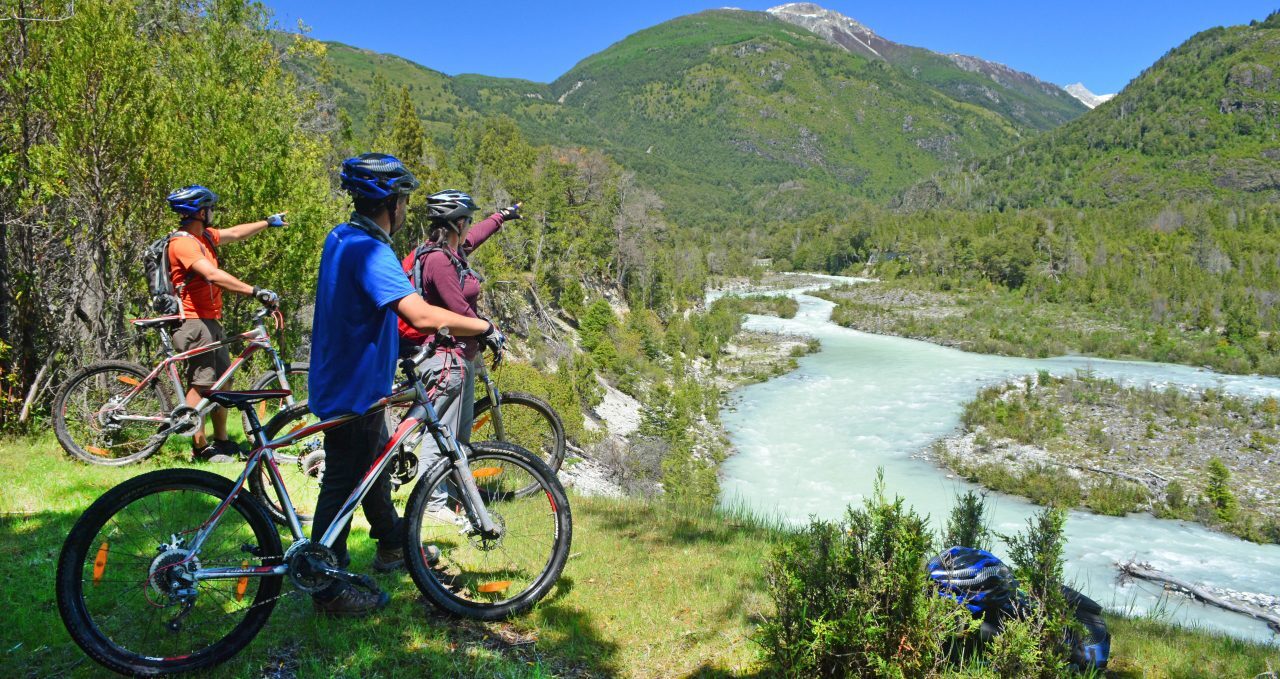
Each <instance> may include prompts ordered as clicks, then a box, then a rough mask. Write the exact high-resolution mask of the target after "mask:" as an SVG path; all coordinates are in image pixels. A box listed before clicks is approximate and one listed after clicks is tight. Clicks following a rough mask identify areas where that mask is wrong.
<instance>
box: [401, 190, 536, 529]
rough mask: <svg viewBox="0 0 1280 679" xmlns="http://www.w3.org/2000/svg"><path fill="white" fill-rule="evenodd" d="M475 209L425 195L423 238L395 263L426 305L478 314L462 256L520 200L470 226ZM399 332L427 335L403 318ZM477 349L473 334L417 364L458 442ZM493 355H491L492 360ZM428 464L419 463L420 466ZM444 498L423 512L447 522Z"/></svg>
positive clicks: (513, 212) (416, 337) (463, 197)
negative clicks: (426, 229) (427, 222)
mask: <svg viewBox="0 0 1280 679" xmlns="http://www.w3.org/2000/svg"><path fill="white" fill-rule="evenodd" d="M476 210H477V208H476V204H475V201H473V200H472V199H471V196H469V195H467V194H465V193H463V192H461V191H455V190H453V189H446V190H444V191H439V192H437V193H433V194H431V195H430V196H428V197H427V212H428V218H429V220H430V231H429V232H428V233H429V235H428V240H427V242H426V243H424V244H423V245H422V247H419V248H418V249H417V250H415V251H414V252H413V253H411V254H409V256H407V257H405V258H404V260H403V261H402V262H401V266H402V267H403V268H404V270H405V271H406V272H407V273H409V274H410V278H411V279H412V280H415V281H416V282H417V283H418V292H420V293H421V294H422V296H423V298H424V299H426V300H427V303H429V304H435V305H437V306H441V307H444V308H446V309H448V310H450V311H453V312H455V313H459V314H462V315H463V316H468V317H471V318H477V317H478V316H479V314H478V313H476V309H477V307H476V302H477V300H478V299H479V298H480V283H481V282H482V281H483V280H484V279H483V278H482V277H481V276H480V275H479V274H478V273H476V272H475V271H474V270H472V269H471V266H470V265H469V264H468V263H467V256H468V255H469V254H471V253H472V252H473V251H474V250H475V249H476V248H478V247H480V245H481V244H483V243H484V242H485V241H486V240H488V239H489V237H490V236H492V235H493V234H495V233H497V232H498V230H499V229H501V228H502V225H503V223H504V222H508V221H514V220H517V219H520V203H516V204H514V205H512V206H511V207H508V208H504V209H502V210H499V211H498V212H495V213H493V214H492V215H489V217H488V218H487V219H485V220H484V221H482V222H480V223H479V224H475V225H474V226H473V225H472V223H471V216H472V215H473V214H474V213H475V212H476ZM415 267H417V271H416V272H415V271H414V268H415ZM415 273H416V274H417V275H416V276H415V275H414V274H415ZM400 336H401V338H402V339H403V340H404V342H405V344H408V345H421V344H424V343H426V342H428V341H430V340H431V339H432V337H431V336H430V335H425V334H423V333H419V332H417V331H415V330H414V329H413V328H411V327H409V326H408V325H407V324H405V323H404V322H401V323H400ZM481 348H482V347H481V343H480V342H478V341H476V340H475V338H466V337H463V338H458V339H457V340H456V342H454V346H453V347H452V348H450V349H447V350H442V351H438V352H437V353H436V355H435V356H433V357H431V359H430V360H428V361H427V362H426V363H425V364H423V371H424V378H425V379H426V381H427V383H428V384H432V385H434V386H435V388H436V393H437V394H438V397H437V399H436V404H440V403H441V402H442V401H447V402H448V405H447V406H445V408H444V410H443V412H439V413H438V414H439V416H440V421H441V422H442V423H443V424H444V425H446V426H447V427H449V430H450V431H452V432H453V433H454V436H455V437H456V438H457V440H458V441H461V442H463V443H470V442H471V426H472V423H473V422H474V420H475V383H476V374H475V363H474V362H475V359H476V356H477V355H478V354H479V353H480V350H481ZM498 358H499V357H497V356H495V360H498ZM428 466H429V465H425V464H424V465H423V468H424V469H425V468H427V467H428ZM446 498H447V496H446V494H445V493H444V492H443V491H438V492H436V493H434V494H433V495H432V499H431V502H430V503H429V505H428V511H430V512H432V513H433V515H435V516H436V518H439V519H441V520H444V521H452V520H454V517H451V516H448V515H447V514H449V513H452V512H451V511H450V510H449V509H448V508H447V507H446V506H445V500H446Z"/></svg>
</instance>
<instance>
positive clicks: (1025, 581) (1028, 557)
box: [1000, 508, 1072, 678]
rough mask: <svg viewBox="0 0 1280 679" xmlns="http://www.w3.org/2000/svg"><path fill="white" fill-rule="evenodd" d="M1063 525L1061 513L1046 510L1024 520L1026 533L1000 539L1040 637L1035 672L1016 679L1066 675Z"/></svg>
mask: <svg viewBox="0 0 1280 679" xmlns="http://www.w3.org/2000/svg"><path fill="white" fill-rule="evenodd" d="M1066 522H1067V514H1066V512H1065V511H1064V510H1062V509H1057V508H1048V509H1045V510H1043V511H1041V512H1040V513H1039V514H1037V515H1035V516H1034V517H1031V518H1029V519H1027V530H1026V532H1025V533H1021V534H1018V535H1002V536H1000V538H1001V539H1002V540H1003V541H1004V542H1005V544H1006V545H1008V546H1009V561H1010V563H1011V564H1012V566H1013V572H1014V575H1016V576H1017V578H1018V583H1019V584H1020V585H1021V587H1022V588H1023V589H1024V590H1026V592H1027V594H1028V595H1029V596H1030V597H1031V600H1032V602H1033V603H1034V606H1033V607H1032V609H1033V610H1031V611H1028V612H1027V620H1028V621H1029V622H1030V624H1031V625H1032V628H1033V629H1034V630H1036V632H1037V633H1038V636H1039V646H1040V657H1039V659H1038V661H1039V662H1038V667H1035V668H1034V669H1035V670H1036V671H1034V672H1033V671H1030V670H1028V671H1024V672H1021V673H1020V674H1019V675H1018V676H1027V677H1033V676H1040V677H1046V678H1048V677H1056V676H1059V675H1061V674H1063V673H1065V668H1066V657H1067V651H1068V649H1067V648H1066V646H1065V644H1064V642H1063V640H1064V638H1065V636H1066V632H1067V629H1068V627H1069V626H1070V625H1071V624H1072V622H1071V620H1072V615H1071V610H1070V608H1069V607H1068V605H1067V600H1066V597H1065V596H1064V595H1063V593H1062V585H1063V582H1062V563H1063V549H1064V548H1065V546H1066V535H1065V528H1066ZM1002 676H1006V675H1004V674H1003V673H1002Z"/></svg>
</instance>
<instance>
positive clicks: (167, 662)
mask: <svg viewBox="0 0 1280 679" xmlns="http://www.w3.org/2000/svg"><path fill="white" fill-rule="evenodd" d="M234 487H235V486H234V484H233V483H232V482H231V480H229V479H227V478H224V477H221V476H218V475H216V474H213V473H210V472H206V471H202V470H198V469H163V470H159V471H154V472H149V473H147V474H142V475H140V476H136V477H134V478H132V479H129V480H128V481H125V482H124V483H121V484H120V485H118V486H116V487H114V488H112V489H111V490H109V491H107V492H106V493H105V494H104V495H102V496H101V497H99V498H98V499H97V500H96V501H94V503H93V504H92V505H90V506H89V508H88V509H87V510H85V512H84V514H82V515H81V516H80V518H79V519H78V520H77V521H76V523H75V525H74V526H73V527H72V529H71V532H70V533H69V534H68V535H67V539H66V541H65V542H64V543H63V547H62V552H61V554H60V555H59V558H58V570H57V577H56V584H55V587H56V590H57V600H58V612H59V614H60V615H61V617H62V621H63V624H64V625H65V626H66V628H67V632H68V633H70V635H71V638H72V640H73V641H75V642H76V645H78V646H79V647H80V648H81V649H82V650H84V652H85V653H86V654H87V655H88V656H89V657H90V658H92V659H93V660H94V661H95V662H97V663H99V664H101V665H103V666H104V667H108V668H110V669H112V670H114V671H116V672H120V673H122V674H128V675H134V676H151V675H159V674H170V673H177V672H189V671H192V670H198V669H202V668H207V667H211V666H213V665H217V664H219V663H222V662H225V661H226V660H227V659H229V658H231V657H232V656H233V655H235V654H236V653H238V652H239V651H240V650H241V649H243V648H244V647H245V646H247V645H248V644H249V643H250V642H251V641H252V640H253V638H254V637H255V636H256V635H257V634H258V632H259V631H261V629H262V626H263V625H264V624H266V622H267V618H269V617H270V615H271V611H272V609H273V608H274V607H275V604H276V600H277V598H278V595H279V593H280V589H281V584H282V580H283V576H271V577H265V578H254V579H255V580H257V581H258V586H257V588H256V592H255V594H254V597H253V599H252V603H251V604H249V605H248V606H247V607H246V608H245V609H244V610H245V615H244V618H243V619H242V620H241V621H240V622H239V623H237V624H236V625H235V627H234V628H233V629H232V630H231V631H230V632H229V633H227V634H226V635H224V636H223V637H221V638H220V639H218V640H217V641H216V642H215V643H213V644H211V645H209V646H207V647H205V648H203V649H201V650H199V651H197V652H195V653H190V654H184V655H181V656H174V657H170V658H160V657H152V656H146V655H142V654H138V653H134V652H131V651H129V650H128V649H125V648H123V647H121V646H119V645H118V644H117V643H116V642H114V641H113V640H112V638H111V637H109V636H108V635H107V634H106V633H104V632H103V631H102V630H101V629H99V626H98V625H97V624H95V622H94V619H93V617H92V616H91V614H90V613H89V611H88V608H89V607H88V604H87V603H86V601H85V591H84V590H85V587H84V585H85V583H84V579H85V573H84V571H85V568H86V559H89V558H90V554H91V552H93V550H98V551H97V558H99V559H102V562H103V565H104V570H105V566H106V564H107V563H108V560H107V558H106V553H107V547H106V543H105V542H104V543H103V544H102V546H101V547H99V546H98V545H97V544H95V543H97V542H98V538H99V532H100V531H103V530H104V529H106V526H107V524H108V522H110V521H111V520H112V519H113V518H115V517H116V516H117V515H118V514H120V513H121V512H123V511H125V510H126V509H127V508H129V507H130V506H131V505H132V504H133V503H134V502H135V501H139V500H142V499H143V498H146V497H148V496H152V495H157V494H159V493H163V492H165V491H175V490H192V491H196V492H197V493H207V494H208V495H210V496H211V497H210V498H209V500H208V501H209V502H213V503H214V504H215V506H216V502H214V501H215V500H218V501H220V500H221V499H222V498H225V497H227V496H228V495H229V494H230V493H231V492H232V491H233V490H234ZM231 509H232V510H234V511H235V512H237V513H238V514H239V515H240V516H242V517H243V518H244V519H245V521H246V522H247V524H248V527H249V528H251V530H252V533H253V536H254V539H256V540H257V542H258V544H257V546H256V547H257V550H258V552H257V554H256V555H252V556H251V555H248V554H246V556H250V558H253V559H257V560H259V563H260V564H262V565H268V564H274V563H279V562H280V559H281V558H282V552H281V549H282V546H281V543H280V536H279V534H278V533H277V532H276V530H275V527H274V526H273V525H272V524H271V522H270V521H269V520H268V519H267V516H266V514H265V513H264V512H263V511H262V507H261V506H260V505H259V504H258V502H257V500H254V499H252V498H250V497H248V496H247V495H246V494H244V493H241V494H240V495H239V496H238V497H237V498H236V500H235V502H233V503H232V505H231ZM226 516H227V514H226V513H224V514H223V520H225V518H226ZM164 518H169V515H167V514H166V515H164ZM159 520H161V519H160V518H159V517H157V521H159ZM221 525H222V524H219V526H221ZM117 526H118V528H119V524H117ZM184 527H185V526H184ZM167 529H168V527H167V526H166V530H167ZM121 530H122V529H121ZM178 534H181V533H178ZM146 541H147V539H146V538H144V539H143V542H146ZM127 556H128V555H127V554H126V555H124V556H117V557H115V561H116V562H119V561H120V559H122V558H125V557H127ZM156 558H157V559H158V558H159V557H156ZM239 558H240V557H239V556H236V557H234V559H239ZM89 565H90V566H91V567H92V568H93V569H94V579H95V584H94V585H93V587H95V588H96V587H97V586H98V585H97V583H96V580H97V578H98V577H99V575H100V571H98V570H97V569H98V566H97V563H96V562H95V561H93V560H90V561H89ZM236 565H240V564H236ZM154 567H155V566H154V562H153V563H152V565H151V568H152V569H154ZM153 572H154V571H148V572H147V573H146V576H145V577H144V578H143V580H142V582H143V583H144V587H143V589H144V590H145V589H146V588H147V587H148V586H150V583H151V578H152V577H153ZM126 581H127V580H126ZM209 582H214V581H209ZM206 587H211V586H209V585H206ZM130 589H132V587H130ZM212 593H213V591H212V589H211V591H210V592H209V595H210V596H211V595H212ZM205 600H207V601H217V600H215V599H211V598H209V597H206V599H205ZM197 627H198V626H197ZM147 639H148V640H149V639H150V637H147Z"/></svg>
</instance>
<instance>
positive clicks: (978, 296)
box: [813, 280, 1280, 375]
mask: <svg viewBox="0 0 1280 679" xmlns="http://www.w3.org/2000/svg"><path fill="white" fill-rule="evenodd" d="M813 294H814V296H816V297H819V298H822V299H826V300H828V301H831V302H833V303H835V304H836V307H835V309H833V310H832V314H831V320H832V322H834V323H836V324H837V325H841V326H843V327H846V328H853V329H855V330H861V331H863V332H871V333H876V334H879V335H893V336H896V337H906V338H910V339H918V340H922V341H926V342H932V343H934V344H940V345H942V346H947V347H952V348H956V349H961V350H964V351H970V352H974V353H979V354H994V355H998V356H1023V357H1027V358H1048V357H1051V356H1070V355H1088V356H1097V357H1099V358H1109V359H1117V360H1144V361H1157V362H1161V363H1179V364H1182V365H1191V366H1204V367H1206V368H1209V369H1211V370H1214V371H1215V372H1221V373H1227V374H1235V375H1248V374H1262V375H1278V374H1280V335H1266V334H1265V333H1264V334H1262V335H1260V336H1259V337H1257V338H1254V339H1252V340H1250V341H1249V342H1245V343H1244V344H1243V345H1237V344H1233V343H1232V342H1230V341H1228V340H1227V339H1226V338H1224V336H1223V328H1222V327H1220V326H1218V325H1216V324H1215V323H1213V322H1210V323H1208V325H1209V326H1210V327H1197V326H1196V325H1195V324H1194V323H1177V324H1170V323H1168V322H1164V323H1157V322H1154V321H1153V320H1151V319H1147V318H1129V317H1122V316H1118V315H1116V314H1114V313H1106V312H1102V311H1099V310H1096V309H1091V308H1079V307H1075V306H1071V305H1066V304H1059V303H1055V302H1052V301H1047V300H1028V299H1025V298H1023V297H1021V296H1020V295H1017V294H1015V293H1011V292H1009V291H1004V290H1000V289H994V288H993V289H989V290H963V291H961V290H937V289H933V288H930V287H927V286H925V284H923V283H921V282H919V281H902V280H896V281H878V282H876V283H874V284H870V285H868V284H857V285H844V286H837V287H832V288H829V289H827V290H820V291H815V292H814V293H813Z"/></svg>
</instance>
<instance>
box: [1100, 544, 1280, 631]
mask: <svg viewBox="0 0 1280 679" xmlns="http://www.w3.org/2000/svg"><path fill="white" fill-rule="evenodd" d="M1116 565H1117V566H1118V567H1119V568H1120V572H1121V573H1122V574H1124V575H1127V576H1129V577H1133V578H1138V579H1140V580H1149V581H1151V582H1158V583H1161V584H1163V585H1164V586H1165V588H1166V589H1173V590H1176V591H1180V592H1185V593H1187V594H1190V595H1191V596H1192V597H1194V598H1196V599H1198V600H1200V601H1203V602H1204V603H1206V604H1209V605H1210V606H1217V607H1218V608H1221V609H1223V610H1227V611H1231V612H1233V613H1240V614H1242V615H1247V616H1249V617H1251V618H1256V619H1258V620H1262V621H1263V622H1265V623H1267V626H1268V627H1270V628H1271V629H1273V630H1275V631H1276V632H1280V615H1277V614H1275V613H1271V612H1269V611H1264V610H1261V609H1258V608H1254V607H1253V606H1246V605H1245V604H1241V603H1236V602H1234V601H1231V600H1228V599H1225V598H1223V597H1221V596H1219V595H1217V594H1214V593H1213V592H1211V591H1209V590H1208V589H1206V588H1205V587H1202V586H1200V585H1197V584H1195V583H1191V582H1187V581H1185V580H1179V579H1177V578H1174V577H1170V576H1168V575H1165V574H1163V573H1161V572H1160V571H1158V570H1156V569H1154V568H1152V567H1151V565H1150V564H1145V563H1135V562H1133V561H1129V562H1126V563H1118V564H1116Z"/></svg>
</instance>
